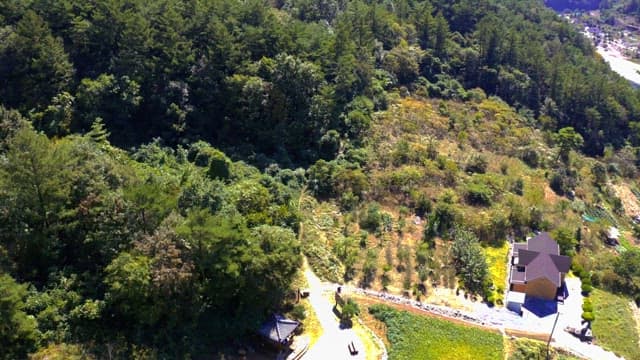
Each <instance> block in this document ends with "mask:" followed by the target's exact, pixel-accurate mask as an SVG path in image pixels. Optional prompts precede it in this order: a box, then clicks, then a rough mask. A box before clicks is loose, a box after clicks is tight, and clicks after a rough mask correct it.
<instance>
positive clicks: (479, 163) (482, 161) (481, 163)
mask: <svg viewBox="0 0 640 360" xmlns="http://www.w3.org/2000/svg"><path fill="white" fill-rule="evenodd" d="M488 164H489V163H488V162H487V159H486V158H485V157H484V156H482V155H475V156H473V157H472V158H471V160H470V161H469V163H468V164H467V166H466V167H465V170H466V171H467V172H470V173H478V174H484V173H485V172H486V171H487V165H488Z"/></svg>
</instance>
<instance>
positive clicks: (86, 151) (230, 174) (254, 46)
mask: <svg viewBox="0 0 640 360" xmlns="http://www.w3.org/2000/svg"><path fill="white" fill-rule="evenodd" d="M0 102H1V107H0V273H1V275H0V314H2V319H3V320H5V322H4V324H5V326H0V349H2V351H0V359H16V358H24V357H26V356H27V354H28V353H35V352H38V356H40V358H45V357H46V356H47V355H48V354H54V353H55V354H62V355H60V356H62V357H64V358H72V357H74V356H75V357H89V356H97V357H100V356H101V355H102V356H103V355H104V354H110V356H112V357H114V358H133V357H139V358H147V357H150V358H155V357H159V358H183V357H184V358H188V357H193V358H201V357H207V356H210V355H211V354H215V353H216V352H217V351H218V350H219V349H221V348H222V347H223V345H224V344H229V342H230V340H231V339H235V340H236V341H242V339H243V338H244V337H245V336H246V335H247V334H251V333H252V332H253V331H255V329H256V327H257V325H258V324H259V323H260V322H261V321H262V320H264V319H265V318H266V317H267V316H268V315H269V314H270V313H272V311H274V310H278V311H287V310H290V305H291V304H289V303H288V301H287V300H286V294H287V293H288V292H289V290H290V287H291V281H292V279H293V278H294V276H295V274H296V272H297V270H298V268H299V266H300V263H301V256H302V255H301V254H302V253H303V252H304V254H305V255H307V257H308V258H309V260H310V262H311V264H312V266H314V267H315V268H316V269H317V270H319V272H320V271H321V270H322V269H323V267H324V269H325V270H326V271H325V272H326V273H325V274H323V275H324V276H325V277H326V278H330V279H335V280H347V281H348V280H354V281H355V280H357V281H358V282H359V283H360V284H362V285H365V286H379V287H386V286H387V285H389V284H392V283H394V281H396V280H398V278H401V279H400V280H399V282H401V283H403V285H402V286H404V287H405V288H407V289H409V288H412V287H416V288H419V287H420V286H422V287H424V282H425V281H426V280H427V279H428V278H435V276H436V275H437V276H438V277H439V279H441V278H446V279H448V280H446V281H447V283H449V284H450V285H452V286H454V287H455V286H456V285H455V284H457V283H458V281H457V280H456V279H455V276H456V274H457V276H458V277H459V279H460V280H461V281H460V283H461V284H463V286H464V287H465V288H466V289H467V290H469V291H470V292H472V293H475V294H479V295H481V296H484V297H486V298H489V297H492V300H491V301H493V300H495V298H497V297H498V296H499V294H497V292H498V290H491V289H490V288H491V286H490V281H487V280H486V278H487V269H486V266H485V267H483V265H482V264H480V263H484V260H483V261H482V262H478V263H477V264H480V265H478V267H470V266H467V265H468V264H467V263H466V261H467V260H468V258H469V257H474V256H475V253H474V254H470V252H469V251H466V250H465V249H472V250H473V251H479V249H481V244H482V245H488V244H493V245H496V244H501V243H503V242H504V240H505V239H506V236H507V235H515V236H523V235H525V234H527V233H529V232H530V231H533V230H541V229H542V230H545V229H546V230H557V231H556V233H555V234H556V235H558V237H559V238H561V240H562V241H564V245H563V246H564V248H563V252H565V253H567V254H571V255H576V261H575V262H576V264H577V265H576V266H579V268H578V267H577V269H582V270H583V271H585V270H584V268H587V270H593V271H594V273H597V277H594V281H596V282H598V284H599V285H600V284H603V285H602V286H603V287H605V285H606V284H608V285H606V287H607V288H609V289H611V290H615V291H620V292H624V293H626V294H630V295H636V296H637V295H638V294H640V287H639V286H638V284H639V283H638V282H637V280H632V279H638V278H640V273H639V272H638V271H637V270H636V269H635V268H634V267H633V266H632V264H633V262H634V261H635V260H634V259H636V258H637V256H639V255H638V254H640V253H638V252H636V251H631V250H632V249H631V245H630V246H629V249H630V251H628V252H626V255H624V256H623V257H622V260H617V258H616V257H615V255H614V254H612V253H610V252H609V251H608V250H603V245H602V243H601V242H599V240H598V232H597V231H599V230H602V228H604V226H605V225H602V224H600V225H598V226H599V227H598V228H597V229H595V230H594V231H593V233H592V235H589V234H581V233H580V232H579V231H577V229H576V227H575V225H574V224H572V223H571V221H578V220H579V219H580V215H581V214H582V213H584V212H585V211H588V210H594V209H600V208H599V207H596V205H598V206H602V207H603V208H606V209H609V210H611V211H610V212H613V210H615V214H614V215H611V216H612V218H614V220H615V219H617V218H619V217H622V216H623V214H624V209H622V203H621V200H620V199H619V198H618V197H616V195H615V194H614V193H612V190H611V189H610V187H609V182H610V181H614V180H615V181H620V182H621V183H624V184H625V186H626V185H628V186H631V187H633V186H634V184H633V181H634V180H633V179H634V177H635V176H636V174H637V165H638V162H639V161H638V146H640V122H639V119H640V95H639V93H638V92H637V91H634V89H633V88H632V87H631V86H630V85H629V84H628V83H627V82H626V81H625V80H624V79H622V78H620V77H619V76H618V75H616V74H615V73H613V72H612V71H611V70H610V69H609V68H608V67H607V65H606V64H605V63H604V62H603V61H602V60H601V59H600V58H598V57H597V56H595V55H594V50H593V47H592V46H591V44H590V43H589V42H588V40H586V39H585V38H584V37H582V36H581V35H580V34H579V33H578V32H577V31H575V30H574V29H573V28H572V26H571V25H570V24H568V23H566V22H564V21H563V20H562V19H561V18H559V17H558V16H556V15H555V13H553V11H552V10H550V9H547V8H546V7H545V6H544V4H543V2H542V1H534V0H504V1H498V0H480V1H477V0H473V1H472V0H458V1H448V0H431V1H417V0H384V1H346V0H345V1H336V0H322V1H315V0H282V1H261V0H247V1H239V0H238V1H236V0H209V1H205V0H203V1H198V0H153V1H142V0H100V1H84V0H29V1H13V0H0ZM580 152H582V153H584V154H586V155H589V156H597V157H600V156H602V157H601V158H599V159H601V160H602V161H599V160H598V161H596V160H594V159H593V158H586V157H583V156H582V155H580V154H579V153H580ZM549 189H552V191H551V190H549ZM634 189H635V188H634ZM547 190H549V191H547ZM564 196H572V197H576V199H577V200H576V201H573V199H574V198H572V199H571V200H572V201H573V202H569V200H566V198H564ZM560 197H563V198H562V199H560ZM549 199H551V201H548V200H549ZM616 199H617V200H616ZM577 201H579V202H577ZM612 209H613V210H612ZM602 211H603V212H604V210H602ZM606 214H609V212H607V213H606ZM415 215H418V216H420V217H421V218H423V219H424V220H425V223H424V224H422V225H419V226H415V227H411V226H409V227H408V229H406V231H405V225H407V220H408V221H412V220H411V219H413V218H414V216H415ZM627 220H628V219H627ZM627 223H628V221H627V222H626V223H625V224H627ZM300 224H304V225H305V232H304V234H300V230H299V225H300ZM629 226H630V225H629ZM461 228H466V229H469V230H470V231H466V230H462V229H461ZM576 231H577V232H576ZM407 234H410V236H409V237H411V239H412V240H411V241H412V242H409V243H407V244H404V243H403V241H404V239H405V237H406V236H405V235H407ZM583 238H584V239H587V240H588V241H586V242H583V243H581V242H580V241H581V239H583ZM446 240H452V241H446ZM391 244H398V245H397V248H396V249H392V245H391ZM449 244H451V245H449ZM576 246H577V247H578V248H577V250H576ZM580 246H582V249H583V250H582V253H581V254H579V250H580ZM387 249H389V250H387ZM600 253H602V254H604V255H602V256H601V257H600V259H601V261H600V262H598V263H597V266H596V265H591V263H590V256H591V255H594V254H600ZM379 255H382V256H379ZM594 256H595V255H594ZM383 257H384V258H385V261H386V263H385V264H384V269H386V270H384V271H383V272H382V273H380V272H379V271H378V266H379V265H380V266H382V265H381V262H383V261H379V258H383ZM396 257H397V258H398V261H396V260H395V258H396ZM449 258H451V259H452V260H451V261H452V264H454V265H455V266H454V268H450V267H449V265H450V264H449V263H448V261H449V260H448V259H449ZM438 261H443V262H447V263H446V264H442V267H440V268H439V269H441V270H438V271H443V272H445V273H446V274H439V273H438V271H435V272H434V271H431V270H433V269H435V268H436V266H439V265H440V264H437V262H438ZM396 263H401V264H402V265H403V266H402V267H396V269H395V270H394V271H392V268H391V266H392V264H396ZM407 269H409V270H407ZM414 270H416V271H415V272H414ZM416 272H417V273H418V274H417V276H416ZM407 274H408V275H407ZM478 274H479V275H478ZM476 275H478V277H476ZM442 276H443V277H442ZM585 276H586V275H585ZM417 279H419V280H417ZM503 290H504V289H503ZM36 358H37V357H36Z"/></svg>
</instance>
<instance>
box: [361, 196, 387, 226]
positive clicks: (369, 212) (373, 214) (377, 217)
mask: <svg viewBox="0 0 640 360" xmlns="http://www.w3.org/2000/svg"><path fill="white" fill-rule="evenodd" d="M382 215H383V212H382V211H381V210H380V205H379V204H378V203H375V202H374V203H371V204H369V205H368V206H367V209H366V210H365V212H364V214H363V215H362V217H361V218H360V227H361V228H363V229H365V230H368V231H372V232H378V231H380V230H382V228H383V223H382Z"/></svg>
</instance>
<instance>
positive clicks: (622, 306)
mask: <svg viewBox="0 0 640 360" xmlns="http://www.w3.org/2000/svg"><path fill="white" fill-rule="evenodd" d="M591 301H592V302H593V307H594V312H595V315H596V319H595V321H594V322H593V324H592V330H593V334H594V336H595V338H596V342H597V343H598V345H600V346H602V347H603V348H605V349H607V350H611V351H613V352H614V353H616V354H617V355H622V356H624V357H625V358H626V359H627V360H633V359H640V353H639V352H638V332H637V329H636V326H635V323H634V320H633V319H634V318H633V312H632V311H631V309H630V307H629V299H627V298H624V297H621V296H617V295H614V294H611V293H608V292H606V291H602V290H597V289H594V290H593V292H592V293H591Z"/></svg>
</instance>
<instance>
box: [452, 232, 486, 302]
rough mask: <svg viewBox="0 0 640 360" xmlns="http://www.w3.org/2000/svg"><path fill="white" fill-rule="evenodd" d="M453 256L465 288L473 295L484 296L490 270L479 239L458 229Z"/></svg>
mask: <svg viewBox="0 0 640 360" xmlns="http://www.w3.org/2000/svg"><path fill="white" fill-rule="evenodd" d="M452 254H453V260H454V266H455V268H456V273H457V274H458V276H459V277H460V280H461V281H462V283H463V284H464V287H465V288H467V289H468V290H469V291H471V292H473V293H476V294H483V293H484V290H485V289H484V287H485V285H486V282H487V280H488V276H489V270H488V265H487V260H486V258H485V256H484V252H483V251H482V247H481V246H480V243H479V241H478V238H477V237H476V236H475V235H474V234H473V233H472V232H470V231H467V230H463V229H456V230H455V234H454V240H453V245H452Z"/></svg>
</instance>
